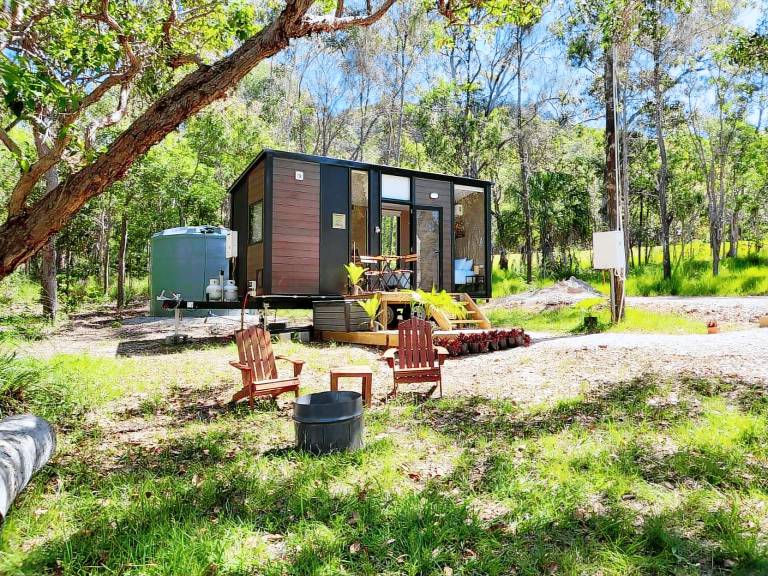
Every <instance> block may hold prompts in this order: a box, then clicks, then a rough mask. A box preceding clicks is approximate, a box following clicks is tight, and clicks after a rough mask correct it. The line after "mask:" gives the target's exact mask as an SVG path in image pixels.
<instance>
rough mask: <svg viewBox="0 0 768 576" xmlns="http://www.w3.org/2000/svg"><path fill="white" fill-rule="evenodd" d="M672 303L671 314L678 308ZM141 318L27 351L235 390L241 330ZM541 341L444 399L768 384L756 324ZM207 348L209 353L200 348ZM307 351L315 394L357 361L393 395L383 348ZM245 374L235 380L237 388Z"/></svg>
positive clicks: (377, 387)
mask: <svg viewBox="0 0 768 576" xmlns="http://www.w3.org/2000/svg"><path fill="white" fill-rule="evenodd" d="M665 300H666V299H665ZM684 300H685V305H690V299H684ZM706 300H707V301H708V302H709V301H711V300H713V299H709V298H708V299H706ZM714 300H717V301H718V302H721V301H722V305H723V306H724V308H723V309H724V310H725V309H727V310H729V312H728V313H729V314H733V313H735V312H734V311H736V310H751V309H752V308H750V307H751V306H753V304H752V299H750V298H747V299H729V300H731V301H730V302H727V303H726V302H725V301H724V299H714ZM744 300H747V301H749V302H743V301H744ZM652 304H653V305H654V306H655V305H657V304H655V303H652ZM665 305H670V306H671V305H672V302H671V301H670V302H668V303H665ZM694 306H695V308H696V310H695V312H696V313H698V312H699V311H700V310H702V309H704V307H703V306H701V305H694ZM142 313H143V310H142V309H134V310H132V311H131V312H130V313H129V314H128V315H127V317H125V318H123V319H122V320H120V321H118V320H117V319H116V318H115V316H114V314H113V312H110V311H102V312H90V313H87V314H82V315H79V316H75V317H74V318H73V319H72V321H71V322H70V323H68V324H67V325H66V326H64V327H62V328H61V329H60V330H59V331H58V332H57V333H55V334H53V335H51V337H50V338H48V339H46V340H43V341H40V342H36V343H31V344H28V345H26V347H25V348H23V349H22V350H21V352H22V353H26V354H29V355H33V356H38V357H50V356H52V355H54V354H56V353H88V354H94V355H103V356H111V357H114V356H154V355H164V354H175V353H180V352H184V351H189V350H190V349H194V350H195V351H194V352H188V353H187V354H185V356H184V358H185V359H189V360H192V361H199V362H201V363H202V364H203V365H207V366H221V367H222V370H218V369H217V370H215V372H216V373H217V374H223V375H224V376H223V378H224V381H223V382H222V384H224V385H225V387H227V386H226V382H227V381H228V377H229V371H228V370H227V368H228V367H227V360H230V359H232V358H230V356H232V352H231V348H229V347H228V346H227V344H228V342H230V341H231V340H230V338H231V334H232V331H233V329H235V328H236V327H237V326H238V325H239V322H235V321H232V320H228V319H222V318H209V319H207V320H205V319H203V318H189V319H185V320H184V321H183V324H182V326H183V332H184V333H186V334H189V335H190V337H191V341H190V343H189V344H187V345H185V346H181V347H172V346H166V345H165V344H164V337H165V336H166V335H169V334H172V333H173V325H174V323H173V319H161V318H149V317H146V316H142V315H141V314H142ZM691 313H694V312H693V311H691ZM707 313H709V311H708V312H707ZM533 337H534V343H533V345H532V346H531V347H529V348H517V349H511V350H502V351H498V352H492V353H488V354H483V355H476V356H465V357H461V358H458V359H450V360H449V361H448V362H447V364H446V367H445V370H444V374H445V376H444V394H445V395H446V396H473V395H482V396H486V397H491V398H508V399H511V400H514V401H516V402H518V403H520V404H538V403H542V402H551V401H553V400H557V399H561V398H568V397H572V396H574V395H576V394H579V393H580V392H583V391H585V390H587V389H590V388H592V387H594V386H599V385H602V384H604V383H609V382H611V383H619V382H623V381H627V380H631V379H633V378H635V377H637V376H640V375H642V374H647V373H655V374H659V375H671V376H675V375H680V374H686V375H691V376H699V377H726V378H730V379H739V380H743V381H749V382H758V383H765V384H766V385H768V329H758V328H756V327H754V326H753V327H752V328H750V329H746V330H741V331H733V332H725V333H722V334H716V335H661V334H613V333H605V334H594V335H587V336H552V335H547V334H533ZM201 345H207V346H204V347H203V348H202V349H200V346H201ZM307 353H308V354H312V355H313V357H314V362H313V363H314V367H308V368H307V369H306V370H305V373H304V375H303V382H304V384H305V386H307V387H309V388H310V389H326V388H327V378H328V375H327V370H328V368H330V367H331V366H339V365H344V364H348V363H350V361H353V362H355V363H358V362H359V363H368V364H369V365H371V366H372V367H373V368H374V370H375V375H374V396H375V397H376V398H377V399H378V401H383V398H384V397H385V395H386V393H387V392H388V390H389V389H390V386H391V375H390V372H389V370H388V369H387V367H386V365H385V364H384V363H382V362H380V361H379V358H380V352H379V351H378V350H376V349H372V348H366V347H357V346H328V345H319V344H313V345H312V349H311V352H310V351H309V350H308V351H307ZM236 376H237V375H236V374H234V373H233V374H232V386H233V387H234V386H235V385H236V379H237V378H236ZM218 378H222V377H221V376H218ZM228 393H229V394H231V391H228Z"/></svg>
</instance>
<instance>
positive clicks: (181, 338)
mask: <svg viewBox="0 0 768 576" xmlns="http://www.w3.org/2000/svg"><path fill="white" fill-rule="evenodd" d="M180 325H181V308H179V307H178V306H176V308H174V309H173V334H171V335H169V336H166V337H165V343H166V344H169V345H175V344H184V342H186V341H187V340H188V339H189V336H188V335H187V334H179V327H180Z"/></svg>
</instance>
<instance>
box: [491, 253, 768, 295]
mask: <svg viewBox="0 0 768 576" xmlns="http://www.w3.org/2000/svg"><path fill="white" fill-rule="evenodd" d="M680 250H681V248H680V246H679V245H673V246H672V262H673V270H672V279H671V280H664V279H663V273H662V252H661V248H660V247H658V246H657V247H654V248H653V249H652V250H651V252H650V257H649V260H648V262H647V263H643V264H640V265H638V266H633V267H631V268H630V270H629V272H628V275H627V284H626V286H627V294H628V295H629V296H664V295H671V296H757V295H766V294H768V248H763V249H762V251H761V252H760V253H757V252H755V251H754V247H752V248H751V249H750V246H749V245H748V244H747V243H746V242H742V243H741V244H740V245H739V255H738V256H737V257H736V258H724V259H723V260H721V268H720V274H719V275H718V276H713V275H712V258H711V252H710V249H709V246H708V245H707V244H706V243H704V242H701V241H696V242H694V243H693V244H692V245H687V246H686V248H685V255H684V256H682V255H681V254H680ZM590 258H591V252H590V251H589V250H582V251H580V252H579V253H578V264H579V272H578V273H577V274H576V276H578V277H579V278H581V279H582V280H585V281H588V282H589V283H590V284H592V285H593V286H594V287H595V288H597V289H598V290H600V291H601V292H602V293H604V294H608V291H609V286H608V284H607V283H606V282H605V281H604V277H603V274H602V273H601V272H600V271H595V270H592V268H591V260H590ZM510 264H511V269H510V270H509V271H507V272H505V271H503V270H499V268H498V257H495V261H494V270H493V295H494V296H506V295H508V294H515V293H517V292H523V291H525V290H529V289H530V288H531V286H529V285H528V284H526V283H525V281H524V279H523V278H524V276H523V275H522V272H521V271H522V264H521V261H520V255H519V254H514V255H512V256H511V257H510ZM552 282H553V281H552V280H551V279H546V278H542V279H536V280H535V282H534V285H533V287H534V288H540V287H542V286H547V285H550V284H552Z"/></svg>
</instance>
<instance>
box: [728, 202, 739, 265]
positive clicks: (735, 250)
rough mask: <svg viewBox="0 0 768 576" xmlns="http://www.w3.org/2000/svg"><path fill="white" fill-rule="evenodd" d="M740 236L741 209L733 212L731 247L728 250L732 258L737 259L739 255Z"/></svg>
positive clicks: (735, 209)
mask: <svg viewBox="0 0 768 576" xmlns="http://www.w3.org/2000/svg"><path fill="white" fill-rule="evenodd" d="M739 236H740V234H739V209H738V208H734V209H733V212H731V226H730V246H729V250H728V256H729V257H730V258H736V257H737V256H738V255H739Z"/></svg>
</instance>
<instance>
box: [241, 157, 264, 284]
mask: <svg viewBox="0 0 768 576" xmlns="http://www.w3.org/2000/svg"><path fill="white" fill-rule="evenodd" d="M246 182H247V186H248V205H249V206H250V205H251V204H253V203H254V202H258V201H259V200H262V201H263V200H264V161H263V160H262V161H261V162H259V163H258V164H257V165H256V166H255V167H254V169H253V170H251V173H250V174H248V178H247V180H246ZM248 214H249V211H248V210H246V211H245V219H246V222H247V224H246V226H245V228H244V230H245V231H244V232H243V233H244V234H245V236H246V238H249V236H250V229H249V228H250V225H251V223H250V222H248V218H249V216H248ZM269 220H270V219H269V216H268V215H267V213H266V210H264V227H265V228H266V227H267V226H269ZM247 242H248V240H246V243H247ZM246 261H247V270H248V272H247V274H246V276H247V278H246V280H256V281H257V286H258V287H259V289H258V291H257V292H258V293H261V294H263V293H264V242H259V243H258V244H248V254H247V255H246ZM260 271H261V272H260ZM247 287H248V282H246V283H245V288H244V289H246V290H247Z"/></svg>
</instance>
